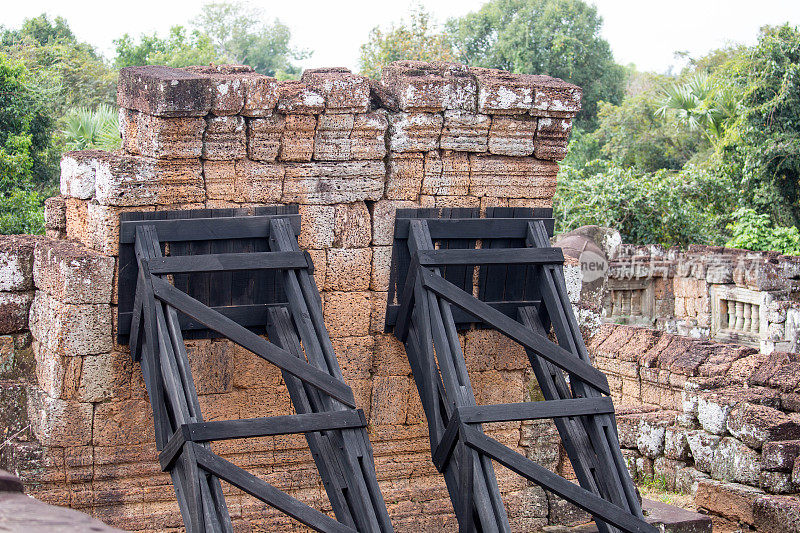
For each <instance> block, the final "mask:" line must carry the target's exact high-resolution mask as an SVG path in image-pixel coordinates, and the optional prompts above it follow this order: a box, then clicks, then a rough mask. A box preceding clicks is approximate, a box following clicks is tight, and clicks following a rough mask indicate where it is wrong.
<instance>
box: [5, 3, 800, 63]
mask: <svg viewBox="0 0 800 533" xmlns="http://www.w3.org/2000/svg"><path fill="white" fill-rule="evenodd" d="M416 3H417V2H415V1H413V0H401V1H398V2H394V3H389V2H375V1H374V0H339V1H338V2H331V1H329V0H325V1H323V0H301V1H295V2H285V1H280V2H278V1H274V0H272V1H266V0H260V1H258V0H256V1H253V2H251V4H252V5H253V6H255V7H258V8H260V9H261V10H262V11H263V12H264V14H265V18H266V19H268V20H272V19H274V18H278V19H280V20H281V21H282V22H283V23H284V24H286V25H287V26H289V28H290V29H291V31H292V42H293V43H294V45H295V46H297V47H300V48H305V49H310V50H313V51H314V54H313V55H312V56H311V57H310V58H308V59H306V60H303V61H302V62H301V65H302V66H303V67H321V66H324V67H333V66H344V67H348V68H350V69H352V70H357V69H358V56H359V47H360V45H361V44H363V43H364V42H366V40H367V38H368V35H369V31H370V30H371V29H372V28H373V27H375V26H381V27H384V28H386V27H388V26H389V25H390V24H391V23H392V22H395V21H399V20H400V19H401V18H402V17H405V16H407V14H408V12H409V9H410V7H411V6H412V5H414V4H416ZM421 3H422V4H423V5H424V6H425V8H426V9H427V10H428V11H429V12H431V13H432V14H433V16H434V18H436V19H437V20H438V21H441V22H443V21H445V20H446V19H447V18H449V17H456V16H461V15H464V14H465V13H468V12H470V11H475V10H477V9H478V8H479V7H480V6H481V5H482V4H483V3H484V2H483V0H437V1H433V0H427V1H423V2H421ZM592 3H594V4H595V5H596V6H597V8H598V11H599V13H600V15H601V16H602V17H603V20H604V29H603V36H604V37H605V38H606V39H607V40H608V41H609V43H610V44H611V48H612V50H613V51H614V56H615V58H616V60H617V61H618V62H619V63H622V64H628V63H634V64H635V65H636V66H637V67H638V68H639V69H640V70H653V71H657V72H666V71H667V70H669V69H670V67H674V68H678V67H680V66H681V65H680V63H679V61H678V60H676V59H675V58H674V52H675V51H677V50H686V51H688V52H689V53H690V54H691V55H692V56H699V55H702V54H704V53H706V52H708V51H709V50H712V49H714V48H718V47H721V46H724V45H725V44H726V43H730V42H742V43H745V44H753V43H754V42H755V41H756V38H757V35H758V29H759V28H760V27H761V26H763V25H766V24H779V23H782V22H789V23H791V24H793V25H800V1H798V0H761V1H759V2H757V3H753V2H752V1H750V0H671V1H670V2H664V1H652V0H595V1H593V2H592ZM200 5H201V2H197V1H189V0H173V1H171V2H164V1H163V0H158V1H157V0H137V1H136V2H135V3H134V4H125V7H124V8H123V7H122V5H121V4H116V5H115V4H113V3H112V4H109V3H107V2H98V1H88V0H66V1H65V0H28V1H27V2H14V1H12V0H3V9H2V12H3V15H2V19H0V24H2V25H4V26H6V27H11V28H14V27H18V26H19V25H20V24H21V23H22V21H23V19H25V18H27V17H34V16H37V15H39V14H40V13H42V12H45V13H47V14H48V15H51V16H57V15H60V16H62V17H64V18H65V19H67V21H68V22H69V24H70V27H71V28H72V30H73V31H74V32H75V34H76V35H77V37H78V38H79V39H80V40H83V41H87V42H89V43H91V44H93V45H95V46H97V47H98V48H99V49H100V51H101V52H102V53H103V54H104V55H105V56H106V57H108V58H112V57H113V56H114V45H113V42H112V41H113V40H114V39H116V38H118V37H120V36H121V35H122V34H123V33H130V34H131V35H133V36H135V37H138V36H139V35H140V34H142V33H147V34H151V33H153V32H157V33H158V34H159V35H160V36H162V37H163V36H166V34H167V31H168V29H169V27H170V26H173V25H176V24H182V25H188V23H189V21H190V20H191V19H192V18H194V17H195V16H196V15H197V13H198V12H199V6H200Z"/></svg>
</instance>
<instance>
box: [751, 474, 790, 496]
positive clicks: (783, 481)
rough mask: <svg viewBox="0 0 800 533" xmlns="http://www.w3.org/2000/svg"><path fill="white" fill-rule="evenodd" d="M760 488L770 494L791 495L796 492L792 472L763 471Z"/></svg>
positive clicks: (759, 481) (759, 483)
mask: <svg viewBox="0 0 800 533" xmlns="http://www.w3.org/2000/svg"><path fill="white" fill-rule="evenodd" d="M758 486H759V487H761V488H762V489H764V490H765V491H767V492H768V493H770V494H789V493H792V492H795V485H794V484H793V483H792V474H791V472H769V471H766V470H765V471H763V472H761V475H760V476H759V480H758Z"/></svg>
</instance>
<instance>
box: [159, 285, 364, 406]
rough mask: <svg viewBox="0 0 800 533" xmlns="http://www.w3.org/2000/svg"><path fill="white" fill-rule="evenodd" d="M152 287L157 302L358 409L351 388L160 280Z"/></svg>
mask: <svg viewBox="0 0 800 533" xmlns="http://www.w3.org/2000/svg"><path fill="white" fill-rule="evenodd" d="M152 283H153V293H154V294H155V296H156V298H158V299H159V300H161V301H162V302H165V303H167V304H169V305H171V306H172V307H174V308H175V309H177V310H178V311H180V312H182V313H186V314H187V315H189V316H191V317H193V318H194V319H195V320H197V321H199V322H202V323H203V324H205V325H206V326H207V327H208V328H209V329H213V330H214V331H216V332H217V333H220V334H222V335H223V336H225V337H227V338H228V339H230V340H232V341H233V342H235V343H236V344H238V345H239V346H242V347H243V348H246V349H248V350H250V351H251V352H253V353H255V354H256V355H258V356H259V357H261V358H263V359H266V360H267V361H269V362H270V363H272V364H274V365H275V366H277V367H278V368H281V369H282V370H285V371H287V372H289V373H290V374H292V375H293V376H295V377H297V378H298V379H300V380H302V381H304V382H306V383H308V384H309V385H312V386H314V387H316V388H318V389H319V390H320V391H322V392H324V393H325V394H328V395H330V396H332V397H333V398H336V399H337V400H339V401H340V402H342V403H344V404H345V405H347V406H349V407H355V398H354V397H353V391H352V390H350V387H348V386H347V385H346V384H345V383H344V382H342V381H339V380H338V379H336V378H335V377H333V376H331V375H330V374H327V373H325V372H323V371H322V370H320V369H318V368H316V367H314V366H311V365H309V364H308V363H306V362H305V361H303V360H301V359H299V358H297V357H295V356H293V355H292V354H290V353H289V352H287V351H286V350H284V349H283V348H280V347H278V346H276V345H274V344H272V343H271V342H268V341H267V340H266V339H263V338H261V337H259V336H258V335H256V334H255V333H253V332H252V331H250V330H248V329H246V328H245V327H243V326H241V325H239V324H237V323H236V322H234V321H233V320H231V319H229V318H227V317H225V316H223V315H221V314H220V313H217V312H216V311H214V310H213V309H211V308H209V307H207V306H205V305H203V304H202V303H200V302H198V301H197V300H195V299H194V298H192V297H191V296H189V295H188V294H186V293H185V292H182V291H179V290H178V289H176V288H175V287H173V286H172V285H170V284H169V283H167V282H166V281H164V280H162V279H160V278H158V277H153V278H152Z"/></svg>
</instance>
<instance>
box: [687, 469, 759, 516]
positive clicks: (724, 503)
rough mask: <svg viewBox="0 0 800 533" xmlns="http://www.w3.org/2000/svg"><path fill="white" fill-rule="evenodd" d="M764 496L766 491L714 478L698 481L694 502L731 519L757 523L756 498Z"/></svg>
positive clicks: (700, 506) (701, 507)
mask: <svg viewBox="0 0 800 533" xmlns="http://www.w3.org/2000/svg"><path fill="white" fill-rule="evenodd" d="M762 496H764V491H762V490H760V489H757V488H754V487H748V486H747V485H741V484H739V483H726V482H724V481H716V480H713V479H701V480H699V481H698V482H697V491H696V492H695V495H694V504H695V505H696V506H697V507H698V508H700V509H706V510H708V511H710V512H712V513H714V514H718V515H720V516H723V517H725V518H727V519H729V520H734V521H736V522H743V523H745V524H750V525H755V517H754V506H755V502H756V500H758V499H759V498H761V497H762Z"/></svg>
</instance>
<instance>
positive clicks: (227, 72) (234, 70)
mask: <svg viewBox="0 0 800 533" xmlns="http://www.w3.org/2000/svg"><path fill="white" fill-rule="evenodd" d="M186 70H187V71H189V72H196V73H199V74H205V75H206V76H207V77H208V78H209V79H210V80H211V112H212V113H214V114H215V115H217V116H224V115H236V114H238V113H239V112H240V111H241V110H242V107H243V106H244V99H245V90H246V87H245V85H244V83H243V78H244V77H246V76H249V75H252V74H253V69H252V68H251V67H248V66H246V65H211V66H193V67H187V68H186Z"/></svg>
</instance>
